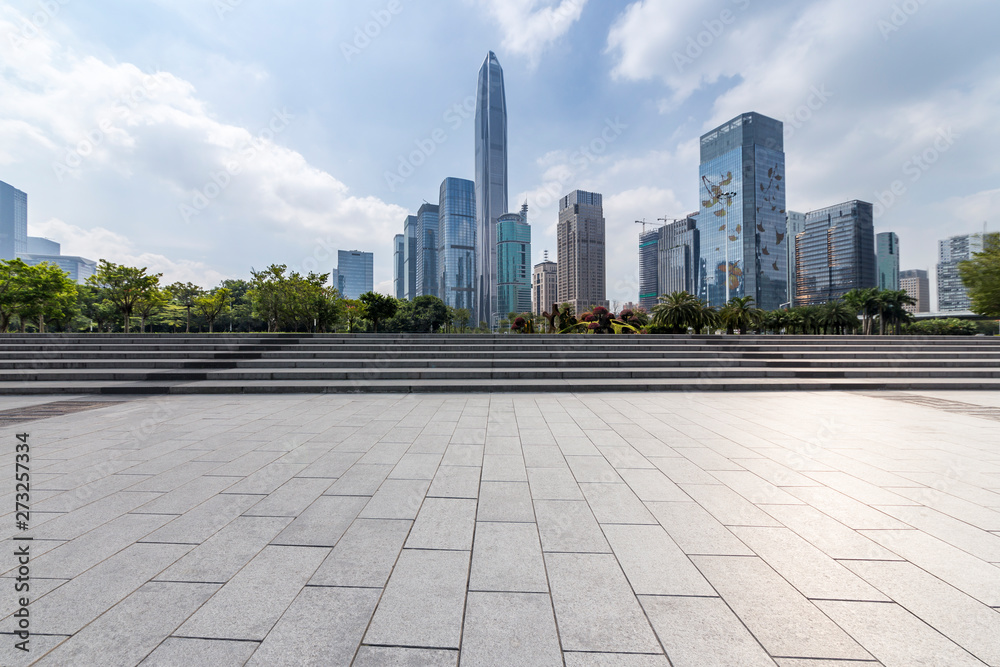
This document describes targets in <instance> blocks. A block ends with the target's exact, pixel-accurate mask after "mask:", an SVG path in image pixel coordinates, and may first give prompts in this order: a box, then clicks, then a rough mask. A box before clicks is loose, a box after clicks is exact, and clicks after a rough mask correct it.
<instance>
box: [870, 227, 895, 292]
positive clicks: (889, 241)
mask: <svg viewBox="0 0 1000 667" xmlns="http://www.w3.org/2000/svg"><path fill="white" fill-rule="evenodd" d="M875 256H876V258H877V259H876V261H877V262H878V288H879V289H883V290H898V289H899V237H898V236H896V233H895V232H882V233H881V234H876V235H875Z"/></svg>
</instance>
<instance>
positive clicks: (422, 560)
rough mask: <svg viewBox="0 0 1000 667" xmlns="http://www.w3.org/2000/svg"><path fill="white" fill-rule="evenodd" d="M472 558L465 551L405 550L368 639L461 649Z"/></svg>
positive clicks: (386, 588) (384, 642)
mask: <svg viewBox="0 0 1000 667" xmlns="http://www.w3.org/2000/svg"><path fill="white" fill-rule="evenodd" d="M469 557H470V554H469V552H467V551H422V550H416V549H404V550H403V552H402V553H401V554H400V557H399V560H398V562H397V563H396V567H395V569H394V570H393V572H392V576H391V577H389V583H388V584H386V587H385V592H384V593H383V595H382V599H381V601H380V602H379V604H378V608H377V609H376V610H375V616H374V618H372V622H371V625H370V626H369V628H368V632H367V633H366V634H365V639H364V641H365V643H366V644H375V645H384V646H411V647H427V648H455V649H457V648H459V646H460V641H461V637H462V614H463V611H464V609H465V593H466V582H467V581H468V575H469Z"/></svg>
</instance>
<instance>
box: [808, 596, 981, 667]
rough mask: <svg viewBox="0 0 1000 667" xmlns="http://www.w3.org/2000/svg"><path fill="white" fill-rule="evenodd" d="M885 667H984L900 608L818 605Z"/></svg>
mask: <svg viewBox="0 0 1000 667" xmlns="http://www.w3.org/2000/svg"><path fill="white" fill-rule="evenodd" d="M816 604H817V605H818V606H819V608H820V609H822V610H823V613H825V614H826V615H827V616H829V617H830V618H832V619H833V621H834V622H835V623H837V625H839V626H840V627H842V628H844V630H846V631H847V632H849V633H850V634H851V636H852V637H855V638H856V639H857V640H858V641H859V642H860V643H861V645H862V646H864V647H865V648H866V649H868V651H870V652H871V654H872V655H873V656H874V657H875V658H877V659H878V660H879V662H881V663H882V664H883V665H885V667H915V666H916V665H928V667H930V666H932V665H933V666H935V667H936V666H937V665H947V666H948V667H974V666H975V667H982V665H983V663H982V662H981V661H979V660H977V659H976V658H974V657H973V656H972V655H971V654H969V653H968V652H966V651H965V650H964V649H962V648H961V647H959V646H958V645H957V644H955V643H954V642H952V641H951V640H950V639H948V638H947V637H945V636H944V635H942V634H940V633H939V632H937V631H936V630H935V629H934V628H932V627H930V626H928V625H927V624H926V623H924V622H923V621H921V620H920V619H918V618H917V617H916V616H914V615H913V614H911V613H910V612H908V611H906V610H905V609H903V608H902V607H900V606H899V605H895V604H879V603H876V602H842V601H834V600H821V601H819V602H817V603H816Z"/></svg>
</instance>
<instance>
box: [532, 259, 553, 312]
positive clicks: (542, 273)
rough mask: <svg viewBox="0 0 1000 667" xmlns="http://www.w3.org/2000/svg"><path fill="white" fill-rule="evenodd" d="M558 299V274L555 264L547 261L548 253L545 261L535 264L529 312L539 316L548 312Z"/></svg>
mask: <svg viewBox="0 0 1000 667" xmlns="http://www.w3.org/2000/svg"><path fill="white" fill-rule="evenodd" d="M558 298H559V273H558V269H557V267H556V263H555V262H550V261H549V253H548V251H546V252H545V259H544V260H543V261H541V262H539V263H538V264H535V270H534V274H533V276H532V280H531V312H533V313H534V314H535V315H541V314H542V313H545V312H548V309H549V308H551V307H552V304H554V303H556V302H557V300H558Z"/></svg>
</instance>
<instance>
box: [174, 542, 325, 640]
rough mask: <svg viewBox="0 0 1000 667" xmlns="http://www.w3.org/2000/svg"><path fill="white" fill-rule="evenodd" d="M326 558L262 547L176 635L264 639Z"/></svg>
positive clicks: (314, 552) (320, 552)
mask: <svg viewBox="0 0 1000 667" xmlns="http://www.w3.org/2000/svg"><path fill="white" fill-rule="evenodd" d="M329 553H330V551H329V549H315V548H311V547H277V546H269V547H266V548H265V549H264V550H263V551H261V552H260V553H259V554H258V555H257V556H256V557H255V558H254V559H253V560H251V561H250V562H249V563H247V565H246V567H244V568H243V569H242V570H240V571H239V573H238V574H237V575H236V576H234V577H233V578H232V579H230V580H229V582H228V583H227V584H226V585H225V586H223V587H222V588H221V589H219V591H218V592H217V593H216V594H215V595H213V596H212V598H211V599H210V600H209V601H208V602H206V603H205V604H204V605H203V606H202V607H201V608H200V609H199V610H198V611H196V612H195V613H194V614H193V615H192V616H191V617H190V618H189V619H188V620H187V622H186V623H184V625H182V626H181V627H180V628H179V629H178V630H177V631H176V632H175V633H174V634H176V635H178V636H181V637H200V638H206V639H208V638H214V639H243V640H255V641H261V640H263V639H264V637H265V636H267V633H268V632H270V630H271V628H272V627H274V624H275V622H276V621H277V620H278V619H279V618H280V617H281V615H282V614H284V613H285V610H286V609H287V608H288V605H290V604H291V603H292V600H294V599H295V598H296V596H298V594H299V591H301V590H302V587H303V586H305V584H306V582H307V581H309V578H310V577H312V575H313V572H315V571H316V568H318V567H319V565H320V563H322V562H323V559H324V558H326V556H327V554H329Z"/></svg>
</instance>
